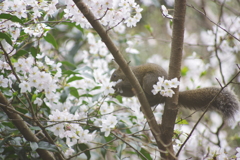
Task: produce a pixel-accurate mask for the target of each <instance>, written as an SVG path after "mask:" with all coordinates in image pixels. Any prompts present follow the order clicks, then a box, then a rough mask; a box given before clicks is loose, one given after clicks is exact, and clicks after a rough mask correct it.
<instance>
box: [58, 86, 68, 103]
mask: <svg viewBox="0 0 240 160" xmlns="http://www.w3.org/2000/svg"><path fill="white" fill-rule="evenodd" d="M69 93H70V90H69V87H66V88H65V89H64V90H63V92H62V94H61V95H60V102H62V103H64V102H65V101H66V99H67V97H68V95H69Z"/></svg>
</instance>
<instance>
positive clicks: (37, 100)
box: [33, 97, 43, 106]
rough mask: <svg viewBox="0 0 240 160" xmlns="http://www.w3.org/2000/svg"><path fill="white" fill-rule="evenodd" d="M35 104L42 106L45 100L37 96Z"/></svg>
mask: <svg viewBox="0 0 240 160" xmlns="http://www.w3.org/2000/svg"><path fill="white" fill-rule="evenodd" d="M33 103H34V104H36V105H37V106H41V105H42V103H43V101H42V99H41V98H38V97H37V98H36V100H35V101H34V102H33Z"/></svg>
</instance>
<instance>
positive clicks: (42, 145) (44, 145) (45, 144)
mask: <svg viewBox="0 0 240 160" xmlns="http://www.w3.org/2000/svg"><path fill="white" fill-rule="evenodd" d="M38 148H39V149H45V150H48V151H52V152H58V149H57V146H55V145H53V144H50V143H48V142H45V141H40V142H38Z"/></svg>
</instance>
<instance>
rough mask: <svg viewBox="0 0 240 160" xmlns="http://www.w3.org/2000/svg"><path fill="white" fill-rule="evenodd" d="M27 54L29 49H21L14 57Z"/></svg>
mask: <svg viewBox="0 0 240 160" xmlns="http://www.w3.org/2000/svg"><path fill="white" fill-rule="evenodd" d="M25 54H28V51H26V50H19V51H17V53H16V54H14V55H13V58H15V59H18V58H19V57H22V56H24V55H25Z"/></svg>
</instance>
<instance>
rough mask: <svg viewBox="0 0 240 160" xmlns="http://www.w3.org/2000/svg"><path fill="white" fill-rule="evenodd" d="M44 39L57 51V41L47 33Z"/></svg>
mask: <svg viewBox="0 0 240 160" xmlns="http://www.w3.org/2000/svg"><path fill="white" fill-rule="evenodd" d="M44 39H45V40H46V41H47V42H49V43H51V44H52V45H53V47H54V48H56V49H58V44H57V41H56V40H55V38H54V37H53V36H52V35H51V34H50V33H47V35H46V36H45V37H44Z"/></svg>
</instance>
